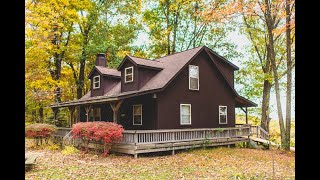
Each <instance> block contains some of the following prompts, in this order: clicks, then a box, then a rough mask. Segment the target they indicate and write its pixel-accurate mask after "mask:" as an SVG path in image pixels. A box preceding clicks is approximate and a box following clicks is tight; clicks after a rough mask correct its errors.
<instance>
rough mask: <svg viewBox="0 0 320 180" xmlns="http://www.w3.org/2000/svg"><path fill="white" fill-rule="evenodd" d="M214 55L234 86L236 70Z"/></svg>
mask: <svg viewBox="0 0 320 180" xmlns="http://www.w3.org/2000/svg"><path fill="white" fill-rule="evenodd" d="M213 57H214V58H215V60H216V61H215V62H216V63H217V64H218V66H219V68H220V69H221V71H222V72H223V74H224V75H225V76H226V78H227V80H228V82H229V83H230V85H231V86H232V87H234V70H233V69H232V68H231V67H230V65H227V64H226V63H225V62H222V60H219V59H218V57H217V56H215V55H214V54H213Z"/></svg>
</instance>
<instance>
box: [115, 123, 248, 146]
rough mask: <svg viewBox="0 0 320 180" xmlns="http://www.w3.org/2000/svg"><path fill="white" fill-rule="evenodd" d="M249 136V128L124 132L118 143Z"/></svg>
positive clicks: (166, 141)
mask: <svg viewBox="0 0 320 180" xmlns="http://www.w3.org/2000/svg"><path fill="white" fill-rule="evenodd" d="M249 135H250V127H249V126H248V127H235V128H213V129H166V130H125V131H124V132H123V138H122V140H121V141H120V142H119V143H125V144H144V143H145V144H148V143H169V142H182V141H191V140H192V141H196V140H206V139H219V138H235V137H242V136H249Z"/></svg>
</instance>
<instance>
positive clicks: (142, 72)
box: [138, 67, 159, 89]
mask: <svg viewBox="0 0 320 180" xmlns="http://www.w3.org/2000/svg"><path fill="white" fill-rule="evenodd" d="M138 71H139V80H140V81H139V89H140V88H142V87H143V85H145V84H146V83H147V82H148V81H149V80H150V79H151V78H152V77H153V76H154V75H156V74H157V73H158V72H159V70H153V69H147V68H144V67H138Z"/></svg>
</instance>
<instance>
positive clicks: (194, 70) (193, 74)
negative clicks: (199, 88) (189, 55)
mask: <svg viewBox="0 0 320 180" xmlns="http://www.w3.org/2000/svg"><path fill="white" fill-rule="evenodd" d="M198 73H199V71H198V66H189V76H190V77H193V78H198Z"/></svg>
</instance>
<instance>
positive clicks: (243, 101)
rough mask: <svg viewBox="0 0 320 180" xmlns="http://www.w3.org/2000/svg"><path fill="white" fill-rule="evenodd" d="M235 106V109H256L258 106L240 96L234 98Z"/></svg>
mask: <svg viewBox="0 0 320 180" xmlns="http://www.w3.org/2000/svg"><path fill="white" fill-rule="evenodd" d="M235 100H236V104H235V107H236V108H239V107H257V106H258V105H257V104H256V103H254V102H252V101H250V100H249V99H247V98H245V97H242V96H240V95H239V94H237V96H236V98H235Z"/></svg>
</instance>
